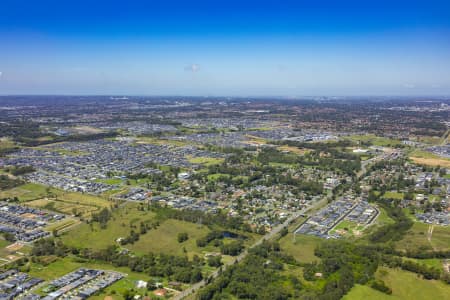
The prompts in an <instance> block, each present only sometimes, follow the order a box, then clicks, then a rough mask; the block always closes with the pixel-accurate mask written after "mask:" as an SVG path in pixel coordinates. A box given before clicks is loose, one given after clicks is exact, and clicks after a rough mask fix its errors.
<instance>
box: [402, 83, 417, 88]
mask: <svg viewBox="0 0 450 300" xmlns="http://www.w3.org/2000/svg"><path fill="white" fill-rule="evenodd" d="M403 87H404V88H407V89H413V88H415V87H416V86H415V85H414V84H412V83H405V84H404V85H403Z"/></svg>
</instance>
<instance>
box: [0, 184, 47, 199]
mask: <svg viewBox="0 0 450 300" xmlns="http://www.w3.org/2000/svg"><path fill="white" fill-rule="evenodd" d="M48 191H51V192H54V191H56V190H55V189H51V188H50V189H48V188H47V187H45V186H43V185H40V184H34V183H27V184H24V185H21V186H18V187H15V188H12V189H9V190H6V191H1V192H0V198H13V197H18V198H19V200H20V201H30V200H35V199H40V198H43V197H45V196H47V194H48Z"/></svg>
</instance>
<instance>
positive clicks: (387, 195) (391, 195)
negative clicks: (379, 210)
mask: <svg viewBox="0 0 450 300" xmlns="http://www.w3.org/2000/svg"><path fill="white" fill-rule="evenodd" d="M383 198H386V199H399V200H401V199H403V193H398V192H386V193H384V195H383Z"/></svg>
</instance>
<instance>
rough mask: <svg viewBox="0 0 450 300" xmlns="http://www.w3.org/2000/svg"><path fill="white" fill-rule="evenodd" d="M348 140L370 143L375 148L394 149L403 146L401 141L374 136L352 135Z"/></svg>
mask: <svg viewBox="0 0 450 300" xmlns="http://www.w3.org/2000/svg"><path fill="white" fill-rule="evenodd" d="M348 139H349V140H351V141H354V142H370V143H372V144H373V145H375V146H382V147H393V146H398V145H401V141H399V140H395V139H391V138H386V137H380V136H376V135H374V134H366V135H351V136H349V137H348Z"/></svg>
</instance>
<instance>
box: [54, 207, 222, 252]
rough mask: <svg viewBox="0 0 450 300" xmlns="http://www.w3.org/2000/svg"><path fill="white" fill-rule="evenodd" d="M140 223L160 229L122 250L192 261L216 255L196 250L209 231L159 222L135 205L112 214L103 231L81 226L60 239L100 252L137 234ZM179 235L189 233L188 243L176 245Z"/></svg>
mask: <svg viewBox="0 0 450 300" xmlns="http://www.w3.org/2000/svg"><path fill="white" fill-rule="evenodd" d="M141 222H143V223H147V224H155V223H156V222H158V223H159V226H158V227H157V228H156V229H155V228H152V229H149V230H148V231H147V233H145V234H141V235H140V237H139V240H138V241H137V242H135V243H134V244H127V245H124V246H123V247H125V248H127V249H130V250H132V251H134V252H136V253H138V254H146V253H149V252H154V253H160V252H164V253H170V254H174V255H185V253H187V254H188V255H189V256H191V257H192V255H194V254H198V255H201V254H202V253H203V252H205V251H206V252H208V251H209V250H211V251H217V248H214V249H209V248H208V247H205V248H199V247H197V245H196V240H197V239H198V238H201V237H204V236H206V234H207V233H208V232H209V231H210V230H209V229H208V228H207V227H206V226H201V225H198V224H194V223H190V222H184V221H180V220H173V219H167V220H159V218H157V216H156V214H155V213H153V212H148V211H139V210H137V206H135V205H128V206H126V207H124V208H122V209H121V210H118V211H114V213H113V217H112V219H111V220H110V221H109V222H108V224H107V227H106V228H105V229H101V228H100V226H99V225H98V224H97V223H94V224H86V223H83V224H81V225H79V226H77V227H76V228H74V229H73V230H71V231H70V233H67V234H64V235H62V236H61V239H62V240H63V241H64V243H66V244H67V245H69V246H75V247H82V248H94V249H102V248H106V247H107V246H110V245H113V244H117V242H116V241H117V239H118V238H125V237H127V236H128V235H129V234H130V231H131V230H134V231H136V232H139V230H140V224H141ZM180 232H186V233H188V236H189V239H188V240H187V241H185V242H183V243H179V242H178V240H177V235H178V233H180Z"/></svg>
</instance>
